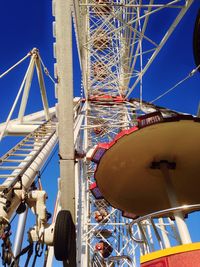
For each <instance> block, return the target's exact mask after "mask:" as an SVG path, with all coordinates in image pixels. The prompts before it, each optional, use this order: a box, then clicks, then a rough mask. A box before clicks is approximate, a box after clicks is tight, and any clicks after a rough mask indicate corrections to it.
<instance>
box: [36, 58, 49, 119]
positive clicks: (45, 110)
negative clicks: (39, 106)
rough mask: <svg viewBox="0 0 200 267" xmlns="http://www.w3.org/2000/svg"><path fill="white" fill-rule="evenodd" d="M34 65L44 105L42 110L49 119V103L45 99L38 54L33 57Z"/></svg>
mask: <svg viewBox="0 0 200 267" xmlns="http://www.w3.org/2000/svg"><path fill="white" fill-rule="evenodd" d="M35 65H36V70H37V75H38V82H39V85H40V92H41V97H42V103H43V107H44V112H45V117H46V120H49V105H48V100H47V95H46V88H45V83H44V77H43V74H42V68H41V64H40V60H39V56H37V57H36V58H35Z"/></svg>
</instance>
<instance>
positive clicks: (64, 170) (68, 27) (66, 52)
mask: <svg viewBox="0 0 200 267" xmlns="http://www.w3.org/2000/svg"><path fill="white" fill-rule="evenodd" d="M71 12H72V2H71V1H65V0H58V1H56V2H55V21H56V26H55V27H56V48H57V51H56V56H57V74H58V85H57V86H58V121H59V124H58V138H59V148H60V150H59V154H60V177H61V180H60V191H61V195H60V201H61V207H62V209H67V210H70V211H71V213H72V217H73V219H74V221H75V203H74V195H75V192H74V191H75V184H74V145H73V144H74V141H73V139H74V134H73V76H72V24H71V15H72V13H71Z"/></svg>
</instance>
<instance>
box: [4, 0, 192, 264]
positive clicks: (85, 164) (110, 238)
mask: <svg viewBox="0 0 200 267" xmlns="http://www.w3.org/2000/svg"><path fill="white" fill-rule="evenodd" d="M192 3H193V0H173V1H171V0H164V1H156V0H112V1H111V0H74V1H72V0H69V1H65V0H57V1H55V0H53V1H52V4H53V15H54V16H55V21H54V23H53V32H54V37H55V43H54V55H55V58H56V64H55V79H56V81H57V82H55V92H56V96H57V102H58V103H57V105H56V106H55V107H53V108H49V107H48V101H47V97H46V91H45V84H44V79H43V74H42V72H43V71H42V64H43V62H42V61H41V58H40V55H39V52H38V50H37V49H33V50H32V51H31V52H30V53H29V54H28V55H27V56H26V57H25V58H24V59H22V60H25V59H26V58H27V57H30V64H29V67H28V69H27V72H26V74H25V77H24V80H23V82H22V85H21V87H20V89H19V92H18V95H17V97H16V100H15V102H14V104H13V107H12V109H11V111H10V113H9V115H8V118H7V120H6V122H5V123H3V124H1V125H0V139H2V138H3V137H4V136H7V135H15V136H16V135H26V137H25V139H23V140H22V141H21V142H20V143H19V144H17V145H16V146H15V147H14V148H13V149H11V150H10V151H9V152H8V153H6V154H5V155H4V156H3V157H1V166H0V171H2V172H3V173H2V174H1V176H0V177H1V178H5V181H4V182H3V183H2V184H1V185H0V191H1V197H0V198H1V203H0V217H1V221H0V222H1V226H2V227H1V234H4V233H5V232H6V229H7V227H8V225H9V220H10V218H11V217H12V215H13V214H14V212H15V210H16V209H17V207H18V206H19V205H21V203H23V204H24V203H26V204H27V205H28V207H29V208H31V207H32V208H33V209H34V214H35V215H36V218H37V219H36V226H35V228H34V231H33V232H30V236H31V240H32V242H41V243H42V242H43V243H46V244H48V245H49V248H48V256H47V259H46V263H45V264H46V266H52V261H53V246H52V245H53V239H52V233H50V232H51V231H50V230H51V229H54V226H55V221H56V220H55V218H56V214H57V213H58V212H59V210H60V209H64V210H69V211H70V212H71V214H72V218H73V222H74V223H75V224H76V230H77V231H76V233H77V235H76V236H77V253H76V257H77V259H76V261H77V266H81V267H84V266H91V267H94V266H134V267H136V266H139V257H140V255H143V254H145V253H148V252H150V251H154V250H156V249H157V248H158V247H160V248H167V247H170V246H171V245H172V244H174V243H175V242H176V243H177V244H182V243H189V242H190V241H191V240H190V236H189V234H188V235H187V236H186V237H185V238H182V235H181V233H180V231H177V229H176V226H175V223H174V221H173V220H171V219H170V218H165V219H163V218H159V219H155V218H154V216H152V217H151V216H150V217H147V218H146V217H145V218H143V220H139V221H136V222H135V223H131V222H132V219H131V215H130V214H129V215H126V214H124V213H123V212H122V211H120V210H118V209H115V208H114V207H112V206H111V205H110V204H109V203H108V202H107V201H106V200H105V199H104V198H103V197H102V196H101V194H100V192H98V193H99V195H98V196H97V195H95V194H94V193H93V190H92V189H93V188H95V179H94V172H95V169H96V163H95V162H94V161H92V153H93V151H94V148H95V147H96V146H97V145H98V144H102V143H108V142H112V141H113V139H114V138H115V137H116V135H117V134H119V133H120V132H121V131H123V130H127V129H130V128H131V127H134V126H136V125H137V117H138V116H139V115H142V114H148V113H150V112H154V111H158V110H159V111H160V112H161V113H162V115H163V116H165V117H171V116H172V115H173V114H175V113H176V112H175V111H171V110H167V109H165V108H161V107H157V106H154V105H153V104H149V103H147V102H145V101H144V100H143V75H145V73H146V71H147V70H148V68H149V67H150V65H151V64H152V63H153V61H154V59H155V58H156V56H157V55H158V53H159V52H160V50H161V49H162V47H163V46H164V45H165V43H166V41H167V40H168V39H169V37H170V36H171V34H172V33H173V31H174V30H175V28H176V26H177V25H178V23H179V22H180V20H181V19H182V18H183V16H184V15H185V13H186V12H187V10H188V9H189V8H190V6H191V5H192ZM169 14H170V16H169ZM72 17H73V24H74V29H75V32H76V41H77V47H78V53H79V60H80V65H81V70H82V84H83V91H84V98H73V71H72V57H73V55H72V20H71V18H72ZM168 17H170V18H171V21H170V20H169V21H167V23H165V24H163V25H162V22H163V21H164V20H166V18H168ZM158 21H161V23H160V25H161V26H162V27H159V25H157V28H156V29H152V28H151V25H155V22H158ZM156 31H158V32H159V34H156ZM19 64H20V62H19ZM16 65H18V63H17V64H16ZM14 67H15V66H14ZM35 67H36V70H37V75H38V80H39V85H40V90H41V98H42V102H43V107H44V110H43V111H41V112H37V113H34V114H31V115H27V116H25V109H26V104H27V99H28V95H29V91H30V86H31V82H32V77H33V72H34V68H35ZM10 70H12V68H11V69H9V70H8V71H10ZM6 73H7V72H5V73H4V74H3V75H5V74H6ZM3 75H1V76H0V77H2V76H3ZM135 88H139V97H138V99H136V98H134V99H130V96H131V94H132V92H133V90H134V89H135ZM22 92H23V95H22V100H21V104H20V109H19V113H18V118H17V119H15V120H11V116H12V114H13V111H14V109H15V107H16V105H17V102H18V100H19V97H20V95H21V94H22ZM58 141H59V157H60V162H59V163H60V178H59V190H58V196H57V205H56V208H55V216H54V219H53V221H52V223H51V224H48V223H47V218H46V214H44V210H45V192H44V191H43V190H41V189H40V190H36V189H35V188H34V187H33V182H34V180H35V178H36V176H37V174H38V171H39V170H40V169H41V167H42V166H43V164H44V162H45V160H46V159H47V158H48V156H49V155H50V153H51V152H52V149H53V148H54V146H55V145H56V144H57V142H58ZM27 177H28V178H27ZM110 186H111V190H112V185H110ZM38 203H39V204H38ZM26 209H27V208H26ZM26 209H25V210H26ZM180 210H181V208H180ZM24 212H25V213H22V215H20V217H21V218H20V220H19V226H18V230H17V233H18V237H17V238H16V242H15V249H14V256H15V257H16V256H17V255H18V254H19V253H20V251H21V244H22V239H23V230H24V227H25V220H26V211H24ZM180 217H181V216H180ZM180 225H181V226H180V227H178V229H180V228H181V227H186V226H185V224H184V221H182V222H180ZM49 227H50V228H51V227H52V228H51V229H50V228H49ZM49 229H50V230H49ZM185 229H186V228H185ZM52 231H53V230H52ZM171 236H172V239H174V240H175V241H171V240H170V237H171ZM42 238H43V239H42ZM101 244H103V245H104V246H106V248H107V254H105V253H103V252H102V251H101V248H100V249H99V246H100V245H101ZM10 249H11V248H10V247H9V248H7V247H6V249H5V250H6V252H9V253H10ZM5 258H6V257H5V255H4V259H3V260H4V262H5V263H6V264H8V263H7V262H6V259H5ZM12 260H13V259H12ZM15 263H16V264H17V260H16V261H15ZM63 264H64V266H73V265H72V264H71V265H70V263H68V262H67V261H65V260H64V261H63ZM8 266H9V264H8Z"/></svg>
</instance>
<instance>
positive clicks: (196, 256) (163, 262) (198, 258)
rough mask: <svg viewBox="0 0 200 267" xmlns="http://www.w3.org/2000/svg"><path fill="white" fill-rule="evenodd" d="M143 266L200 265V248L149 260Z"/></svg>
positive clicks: (189, 266) (193, 266)
mask: <svg viewBox="0 0 200 267" xmlns="http://www.w3.org/2000/svg"><path fill="white" fill-rule="evenodd" d="M141 267H200V250H194V251H188V252H184V253H177V254H174V255H170V256H167V257H162V258H160V259H156V260H152V261H148V262H145V263H142V264H141Z"/></svg>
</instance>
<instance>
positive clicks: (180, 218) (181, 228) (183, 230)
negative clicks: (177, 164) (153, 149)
mask: <svg viewBox="0 0 200 267" xmlns="http://www.w3.org/2000/svg"><path fill="white" fill-rule="evenodd" d="M160 170H161V172H162V174H163V178H164V182H165V188H166V191H167V194H168V197H169V202H170V204H171V207H172V208H174V207H178V206H180V205H179V203H178V201H177V198H176V195H175V192H174V188H173V184H172V181H171V177H170V174H169V169H168V167H167V164H166V163H161V164H160ZM174 218H175V221H176V224H177V228H178V233H179V235H180V239H181V242H182V244H188V243H192V240H191V237H190V233H189V230H188V227H187V225H186V223H185V221H184V215H183V213H181V212H175V213H174Z"/></svg>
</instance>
